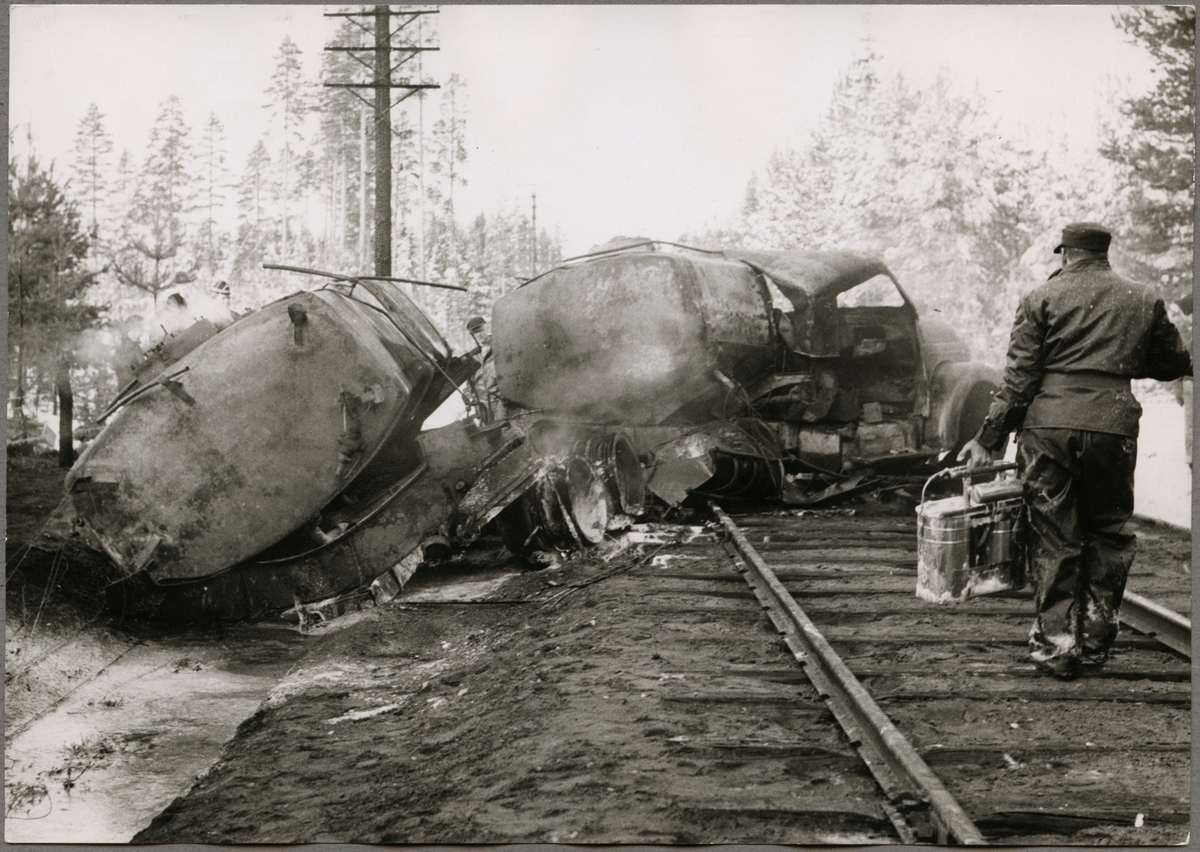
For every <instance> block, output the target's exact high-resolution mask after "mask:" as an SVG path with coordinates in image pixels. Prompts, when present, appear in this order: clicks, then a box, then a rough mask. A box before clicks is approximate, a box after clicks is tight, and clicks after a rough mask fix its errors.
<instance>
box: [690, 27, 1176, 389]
mask: <svg viewBox="0 0 1200 852" xmlns="http://www.w3.org/2000/svg"><path fill="white" fill-rule="evenodd" d="M1114 23H1115V24H1116V26H1118V27H1119V28H1120V29H1121V30H1123V31H1124V32H1125V34H1126V35H1127V36H1128V38H1129V39H1131V40H1132V41H1133V42H1134V43H1136V44H1137V45H1139V46H1141V47H1142V48H1144V49H1145V50H1147V51H1148V52H1149V53H1150V54H1151V55H1152V56H1153V58H1154V60H1155V85H1154V88H1153V89H1152V90H1151V91H1149V92H1148V93H1146V94H1144V95H1137V96H1127V97H1125V98H1124V99H1123V100H1122V101H1121V102H1120V109H1119V118H1118V119H1116V120H1115V121H1110V122H1108V124H1107V125H1106V126H1103V127H1101V129H1100V130H1101V134H1100V135H1101V138H1102V143H1101V145H1100V146H1099V148H1098V149H1097V150H1096V151H1094V152H1092V155H1091V156H1090V157H1088V158H1086V159H1085V158H1077V159H1076V160H1075V161H1074V162H1072V163H1071V164H1070V165H1068V166H1064V160H1065V158H1063V157H1061V156H1055V155H1056V154H1057V153H1058V152H1054V151H1047V150H1039V149H1037V148H1034V147H1032V146H1031V145H1029V144H1024V143H1021V142H1019V141H1017V140H1016V139H1013V138H1011V137H1008V136H1006V135H1005V134H1004V133H1003V132H1002V131H1001V130H1000V128H999V127H998V126H997V125H996V123H995V121H994V120H993V119H992V118H990V117H989V113H988V104H987V100H986V98H985V97H984V96H983V95H982V94H975V95H974V96H972V97H970V98H965V97H962V96H961V95H956V94H954V92H953V91H952V88H951V86H950V85H949V81H947V80H946V79H945V78H944V77H941V78H939V79H937V80H935V81H934V82H933V83H932V84H931V85H929V86H926V87H923V88H921V87H916V86H914V85H913V84H911V83H910V82H908V81H907V80H906V79H904V77H903V76H901V75H899V74H893V75H887V74H885V73H884V72H883V71H882V70H881V67H880V66H881V63H880V60H879V57H877V56H876V55H875V54H874V53H872V52H870V50H867V51H866V53H865V54H864V55H863V56H861V57H860V58H858V59H857V60H856V61H855V62H853V63H852V65H851V66H850V67H849V68H848V69H846V70H845V71H844V72H843V73H842V74H841V76H840V78H839V80H838V82H837V84H836V86H835V89H834V92H833V95H832V98H831V101H830V105H829V108H828V111H827V112H826V114H825V115H824V117H823V119H822V121H821V122H820V124H819V126H818V127H817V128H816V129H815V130H814V132H813V133H812V134H811V137H810V138H809V140H808V142H807V144H806V145H805V146H803V147H801V148H781V149H779V150H777V151H776V152H775V153H774V155H773V156H772V157H771V159H770V162H769V163H767V165H766V167H765V168H764V169H763V170H762V172H761V173H760V174H758V175H755V176H754V178H753V179H752V180H751V181H750V183H749V185H748V186H747V190H746V195H745V201H744V203H743V205H742V208H741V210H739V211H738V212H737V213H736V214H735V215H734V216H732V217H730V219H729V221H727V222H725V223H723V224H722V225H720V226H719V227H714V228H710V229H708V230H706V231H703V232H701V233H698V234H694V235H691V236H690V238H685V240H684V241H685V242H687V241H691V242H692V243H699V244H702V245H704V246H707V247H716V246H729V245H734V246H738V247H742V248H750V249H784V248H803V249H829V250H834V249H844V250H858V251H863V252H866V253H869V254H873V255H877V256H880V257H882V258H883V259H884V261H885V262H886V263H887V264H888V266H889V268H891V270H892V271H893V273H895V274H896V275H897V277H898V278H899V279H900V282H901V285H902V286H903V287H904V288H905V290H906V291H907V292H908V293H909V295H910V296H911V297H912V298H913V300H914V301H915V302H917V303H918V305H919V306H920V307H921V308H922V309H923V310H925V311H934V312H937V314H938V315H940V316H941V317H942V318H943V319H945V320H947V321H948V322H950V324H951V325H953V326H954V327H955V328H957V329H958V330H959V331H960V332H961V333H962V334H963V336H964V338H966V339H967V340H968V341H969V343H970V345H971V347H972V351H973V355H974V356H975V357H977V358H980V359H982V360H984V361H986V362H988V363H991V364H995V365H997V366H1001V365H1002V364H1003V362H1004V354H1005V350H1006V347H1007V342H1008V333H1009V330H1010V328H1011V323H1012V318H1013V316H1014V314H1015V310H1016V304H1017V300H1018V299H1019V298H1020V295H1021V294H1022V293H1024V292H1026V291H1028V290H1031V289H1032V288H1033V287H1034V286H1035V285H1036V284H1037V283H1038V282H1039V281H1041V280H1044V279H1045V278H1046V276H1047V275H1048V274H1049V273H1050V271H1051V267H1050V266H1049V265H1048V264H1049V262H1050V261H1052V260H1054V261H1057V256H1055V255H1054V254H1052V252H1053V249H1054V246H1055V245H1057V243H1058V237H1059V235H1060V233H1061V228H1062V226H1063V225H1065V224H1066V223H1068V222H1071V221H1080V220H1084V221H1098V222H1103V223H1105V224H1106V225H1107V226H1108V227H1109V228H1110V229H1111V230H1112V231H1113V233H1114V243H1113V247H1112V251H1111V258H1112V262H1113V266H1114V268H1115V269H1116V270H1117V271H1118V272H1121V273H1123V274H1125V275H1127V276H1128V277H1130V278H1133V279H1134V280H1137V281H1140V282H1142V283H1144V284H1147V285H1149V286H1152V287H1154V288H1155V289H1156V290H1157V291H1158V293H1159V294H1160V295H1161V296H1162V297H1163V298H1164V300H1165V301H1166V302H1167V303H1173V302H1176V301H1178V300H1180V299H1181V298H1182V297H1183V296H1185V295H1188V294H1191V292H1192V229H1193V224H1194V221H1195V212H1194V205H1193V199H1194V192H1193V175H1194V170H1195V108H1194V103H1195V62H1194V58H1193V57H1194V45H1195V27H1196V12H1195V8H1194V7H1191V6H1135V7H1123V8H1121V9H1120V10H1119V11H1118V12H1116V13H1115V14H1114ZM1189 329H1190V326H1189Z"/></svg>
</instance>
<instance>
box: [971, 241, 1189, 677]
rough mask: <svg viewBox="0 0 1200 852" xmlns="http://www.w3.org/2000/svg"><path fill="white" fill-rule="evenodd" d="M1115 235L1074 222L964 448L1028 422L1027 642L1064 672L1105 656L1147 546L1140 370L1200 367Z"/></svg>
mask: <svg viewBox="0 0 1200 852" xmlns="http://www.w3.org/2000/svg"><path fill="white" fill-rule="evenodd" d="M1111 241H1112V235H1111V234H1110V233H1109V231H1108V230H1107V229H1106V228H1105V227H1104V226H1102V225H1099V224H1096V223H1092V222H1077V223H1073V224H1070V225H1067V226H1066V227H1065V228H1063V231H1062V240H1061V242H1060V244H1059V246H1058V247H1057V248H1056V249H1055V250H1054V251H1055V253H1056V254H1061V255H1062V268H1061V269H1060V270H1056V272H1055V273H1054V274H1053V275H1051V276H1050V280H1048V281H1046V282H1045V283H1043V284H1042V285H1041V286H1039V287H1037V288H1035V289H1034V290H1033V291H1031V292H1030V293H1027V294H1026V295H1025V296H1024V297H1023V298H1022V299H1021V302H1020V304H1019V305H1018V307H1017V316H1016V321H1015V322H1014V323H1013V328H1012V334H1011V336H1010V338H1009V347H1008V357H1007V364H1006V367H1005V373H1004V383H1003V387H1002V388H1001V389H1000V391H999V392H998V393H997V394H996V396H995V399H994V400H993V401H992V405H991V408H990V410H989V411H988V415H987V417H986V418H985V419H984V422H983V426H982V427H981V428H980V430H979V434H978V435H976V436H975V438H973V439H972V440H971V441H969V442H968V443H967V445H966V446H965V447H963V449H962V452H961V453H960V454H959V460H960V461H961V460H963V459H966V460H967V466H968V467H969V468H972V469H974V468H978V467H981V466H983V465H987V464H990V463H991V462H992V460H993V459H994V458H996V457H997V456H998V455H1000V454H1001V452H1002V450H1003V448H1004V446H1005V444H1006V443H1007V440H1008V434H1009V433H1010V432H1012V431H1014V430H1018V434H1017V466H1018V474H1019V475H1020V477H1021V481H1022V491H1023V493H1024V497H1025V502H1026V505H1027V506H1028V511H1029V531H1030V542H1029V544H1030V551H1031V556H1030V568H1031V572H1030V573H1031V578H1032V581H1033V586H1034V603H1035V607H1036V613H1037V615H1036V618H1035V620H1034V623H1033V627H1032V628H1031V629H1030V632H1029V651H1030V655H1031V657H1032V659H1033V663H1034V664H1035V665H1036V666H1037V667H1038V668H1039V669H1042V670H1044V671H1047V672H1049V673H1050V674H1052V675H1054V676H1056V677H1060V678H1073V677H1075V676H1076V675H1078V674H1079V672H1080V671H1081V669H1082V667H1083V665H1084V664H1085V663H1086V664H1089V665H1097V666H1098V665H1102V664H1103V663H1104V661H1105V660H1106V659H1107V658H1108V655H1109V652H1110V650H1111V648H1112V645H1113V642H1114V641H1115V640H1116V637H1117V630H1118V626H1119V610H1120V606H1121V600H1122V598H1123V596H1124V594H1125V581H1126V578H1127V577H1128V575H1129V568H1130V566H1131V564H1132V563H1133V557H1134V550H1135V546H1136V538H1135V536H1133V535H1132V534H1130V533H1127V532H1125V531H1124V528H1125V524H1126V522H1127V521H1128V520H1129V518H1130V516H1131V515H1132V514H1133V472H1134V466H1135V465H1136V463H1137V436H1138V420H1139V418H1140V416H1141V413H1142V408H1141V406H1140V405H1139V404H1138V402H1137V400H1136V399H1135V398H1134V396H1133V393H1132V391H1131V389H1130V380H1131V379H1137V378H1152V379H1157V380H1158V381H1164V382H1165V381H1171V380H1173V379H1177V378H1179V377H1180V376H1184V375H1191V374H1192V359H1191V355H1190V354H1189V352H1188V350H1187V349H1186V348H1185V347H1184V345H1183V343H1182V341H1181V340H1180V336H1179V332H1178V330H1177V329H1176V328H1175V326H1174V325H1172V324H1171V321H1170V320H1169V319H1168V318H1167V310H1166V308H1165V307H1164V305H1163V300H1162V299H1160V298H1158V296H1156V295H1155V294H1154V293H1153V292H1151V291H1150V290H1149V289H1148V288H1146V287H1143V286H1141V285H1138V284H1135V283H1133V282H1132V281H1129V280H1126V279H1125V278H1122V277H1121V276H1119V275H1117V274H1116V273H1115V272H1113V271H1112V268H1111V267H1110V266H1109V262H1108V247H1109V244H1110V242H1111Z"/></svg>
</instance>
